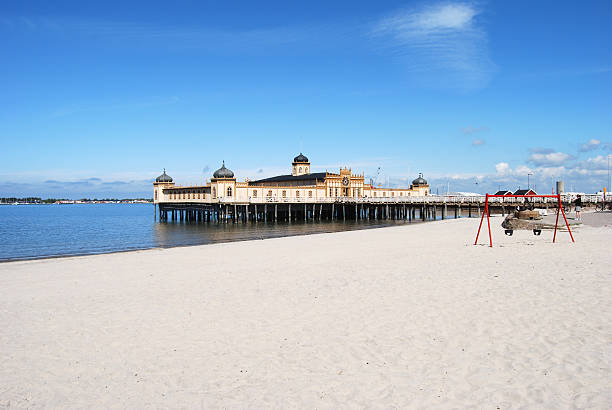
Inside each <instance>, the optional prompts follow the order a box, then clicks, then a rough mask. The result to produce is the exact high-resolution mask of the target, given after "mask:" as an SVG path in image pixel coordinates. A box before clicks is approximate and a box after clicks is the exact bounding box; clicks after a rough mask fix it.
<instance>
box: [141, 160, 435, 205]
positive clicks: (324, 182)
mask: <svg viewBox="0 0 612 410" xmlns="http://www.w3.org/2000/svg"><path fill="white" fill-rule="evenodd" d="M153 190H154V202H155V203H179V202H180V203H183V202H190V203H240V204H244V203H268V202H313V203H315V202H330V201H335V200H342V199H346V200H350V201H352V200H361V199H366V198H380V199H401V198H405V197H411V196H428V195H429V185H428V184H427V181H425V180H424V179H423V178H422V175H419V177H418V178H417V179H415V180H414V181H413V183H412V185H411V186H410V187H409V188H382V187H373V186H371V184H369V183H366V182H365V178H364V175H363V174H353V173H352V172H351V169H350V168H342V169H340V170H339V172H338V173H333V172H327V171H326V172H319V173H311V172H310V162H309V161H308V158H306V157H305V156H303V155H302V154H301V153H300V155H299V156H297V157H295V158H294V161H293V163H292V166H291V174H290V175H280V176H277V177H271V178H266V179H262V180H257V181H249V180H245V181H243V182H240V181H237V180H236V178H235V177H234V173H233V172H232V171H230V170H229V169H227V168H225V163H224V164H223V166H222V167H221V168H220V169H219V170H217V171H216V172H215V174H214V175H213V178H211V180H210V182H208V183H207V184H206V185H201V186H177V185H175V183H174V181H173V180H172V178H170V177H169V176H168V175H167V174H166V173H165V170H164V173H163V174H162V175H160V176H159V177H158V178H157V179H156V181H155V182H154V183H153Z"/></svg>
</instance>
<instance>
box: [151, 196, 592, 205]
mask: <svg viewBox="0 0 612 410" xmlns="http://www.w3.org/2000/svg"><path fill="white" fill-rule="evenodd" d="M561 200H562V201H563V203H568V202H572V201H573V200H575V198H574V197H573V196H572V195H561ZM602 200H603V198H602V197H601V196H599V195H583V196H582V202H583V203H595V204H596V203H601V202H602ZM524 201H525V199H523V198H513V197H504V198H500V197H493V198H489V203H493V204H494V203H504V204H519V203H523V202H524ZM529 201H530V202H533V203H539V204H547V203H548V204H555V203H556V202H557V199H556V198H530V199H529ZM161 203H164V204H182V203H201V204H223V205H245V204H252V205H259V204H296V203H303V204H355V203H357V204H425V205H427V204H451V205H460V204H466V205H467V204H472V205H475V204H484V203H485V196H484V195H483V196H453V195H429V196H404V197H401V196H400V197H362V198H351V197H332V198H308V197H304V198H302V197H298V198H282V197H281V198H279V197H269V196H266V197H251V198H244V199H243V198H238V199H237V198H235V197H224V198H214V199H209V200H204V199H173V200H167V201H162V202H161Z"/></svg>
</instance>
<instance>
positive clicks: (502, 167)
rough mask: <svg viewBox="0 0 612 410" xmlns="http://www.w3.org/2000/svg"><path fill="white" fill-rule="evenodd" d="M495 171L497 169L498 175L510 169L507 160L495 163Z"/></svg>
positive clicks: (508, 171)
mask: <svg viewBox="0 0 612 410" xmlns="http://www.w3.org/2000/svg"><path fill="white" fill-rule="evenodd" d="M495 171H497V173H498V174H499V175H507V174H509V173H510V172H511V171H512V170H511V169H510V164H508V163H507V162H500V163H498V164H495Z"/></svg>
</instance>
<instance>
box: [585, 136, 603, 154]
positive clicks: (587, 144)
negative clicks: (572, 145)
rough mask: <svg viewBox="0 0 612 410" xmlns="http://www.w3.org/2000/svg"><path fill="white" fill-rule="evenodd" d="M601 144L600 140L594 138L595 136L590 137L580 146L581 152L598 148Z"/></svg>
mask: <svg viewBox="0 0 612 410" xmlns="http://www.w3.org/2000/svg"><path fill="white" fill-rule="evenodd" d="M600 145H601V141H600V140H596V139H595V138H591V139H590V140H589V141H588V142H585V143H584V144H582V145H581V146H580V151H581V152H587V151H593V150H594V149H597V148H599V146H600Z"/></svg>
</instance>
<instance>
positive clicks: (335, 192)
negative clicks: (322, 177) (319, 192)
mask: <svg viewBox="0 0 612 410" xmlns="http://www.w3.org/2000/svg"><path fill="white" fill-rule="evenodd" d="M334 196H338V188H336V189H335V190H334Z"/></svg>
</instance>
